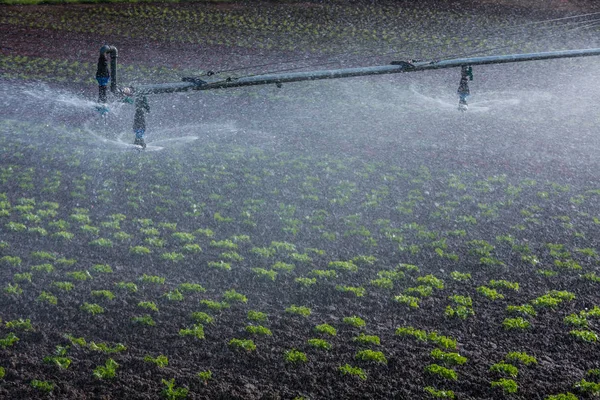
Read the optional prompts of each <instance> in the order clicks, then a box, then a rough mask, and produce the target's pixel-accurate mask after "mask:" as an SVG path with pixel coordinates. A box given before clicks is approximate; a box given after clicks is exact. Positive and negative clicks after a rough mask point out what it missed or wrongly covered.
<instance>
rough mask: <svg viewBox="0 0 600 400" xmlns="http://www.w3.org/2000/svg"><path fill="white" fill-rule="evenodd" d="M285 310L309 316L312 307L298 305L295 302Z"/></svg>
mask: <svg viewBox="0 0 600 400" xmlns="http://www.w3.org/2000/svg"><path fill="white" fill-rule="evenodd" d="M285 312H287V313H290V314H298V315H301V316H303V317H308V316H309V315H310V314H311V310H310V308H308V307H305V306H296V305H294V304H292V305H291V306H289V307H288V308H286V309H285Z"/></svg>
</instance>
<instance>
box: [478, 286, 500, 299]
mask: <svg viewBox="0 0 600 400" xmlns="http://www.w3.org/2000/svg"><path fill="white" fill-rule="evenodd" d="M477 293H479V294H481V295H483V296H484V297H487V298H488V299H491V300H498V299H503V298H504V295H503V294H500V293H498V292H497V291H496V289H491V288H489V287H487V286H479V287H478V288H477Z"/></svg>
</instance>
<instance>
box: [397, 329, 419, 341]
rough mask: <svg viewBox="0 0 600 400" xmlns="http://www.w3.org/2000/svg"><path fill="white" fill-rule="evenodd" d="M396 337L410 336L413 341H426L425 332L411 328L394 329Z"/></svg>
mask: <svg viewBox="0 0 600 400" xmlns="http://www.w3.org/2000/svg"><path fill="white" fill-rule="evenodd" d="M396 335H398V336H412V337H414V338H415V339H417V340H419V341H421V342H426V341H427V332H425V331H424V330H421V329H415V328H413V327H412V326H403V327H400V328H398V329H396Z"/></svg>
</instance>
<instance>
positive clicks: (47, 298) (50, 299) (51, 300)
mask: <svg viewBox="0 0 600 400" xmlns="http://www.w3.org/2000/svg"><path fill="white" fill-rule="evenodd" d="M37 301H41V302H45V303H48V304H52V305H54V306H55V305H57V304H58V298H57V297H56V296H54V295H53V294H52V293H49V292H44V291H43V292H42V293H41V294H40V295H39V296H38V298H37Z"/></svg>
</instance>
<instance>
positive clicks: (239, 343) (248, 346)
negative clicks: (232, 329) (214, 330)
mask: <svg viewBox="0 0 600 400" xmlns="http://www.w3.org/2000/svg"><path fill="white" fill-rule="evenodd" d="M229 346H231V347H232V348H234V349H240V350H244V351H246V352H252V351H254V350H256V345H255V344H254V342H253V341H252V340H250V339H231V340H230V341H229Z"/></svg>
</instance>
